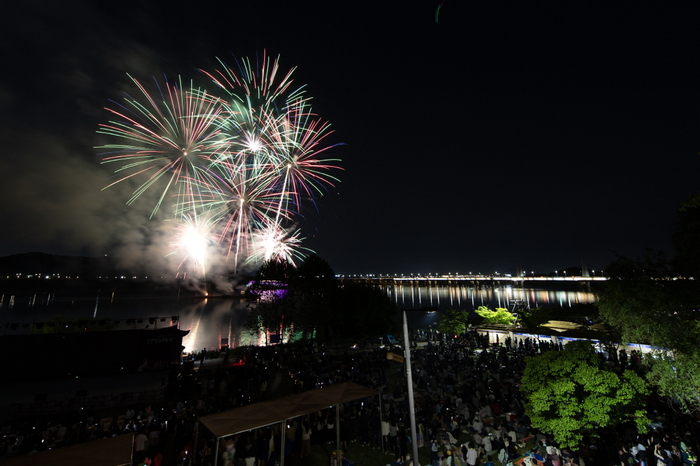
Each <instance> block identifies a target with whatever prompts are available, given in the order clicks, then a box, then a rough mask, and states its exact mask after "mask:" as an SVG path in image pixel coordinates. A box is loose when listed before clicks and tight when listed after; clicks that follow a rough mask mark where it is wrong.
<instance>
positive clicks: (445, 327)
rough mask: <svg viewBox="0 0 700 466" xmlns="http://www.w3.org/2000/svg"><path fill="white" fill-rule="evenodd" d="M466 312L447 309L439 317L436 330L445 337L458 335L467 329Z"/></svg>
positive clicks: (467, 314) (467, 315)
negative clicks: (445, 335)
mask: <svg viewBox="0 0 700 466" xmlns="http://www.w3.org/2000/svg"><path fill="white" fill-rule="evenodd" d="M468 318H469V313H468V312H467V311H457V310H454V309H448V310H446V311H445V312H443V313H442V314H441V315H440V320H439V321H438V325H437V330H438V331H440V332H442V333H445V334H447V335H459V334H461V333H464V331H465V330H466V328H467V319H468Z"/></svg>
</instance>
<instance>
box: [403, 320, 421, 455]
mask: <svg viewBox="0 0 700 466" xmlns="http://www.w3.org/2000/svg"><path fill="white" fill-rule="evenodd" d="M403 341H404V345H405V349H404V354H405V358H406V378H407V379H408V414H409V417H410V418H411V443H412V444H413V466H419V463H418V431H417V429H416V408H415V406H414V405H413V376H412V375H411V347H410V346H409V341H408V321H407V320H406V309H404V310H403Z"/></svg>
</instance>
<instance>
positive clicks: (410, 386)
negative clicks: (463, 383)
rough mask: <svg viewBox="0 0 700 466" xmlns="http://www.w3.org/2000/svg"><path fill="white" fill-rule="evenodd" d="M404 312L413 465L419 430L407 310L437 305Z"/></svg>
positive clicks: (416, 461)
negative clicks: (414, 401)
mask: <svg viewBox="0 0 700 466" xmlns="http://www.w3.org/2000/svg"><path fill="white" fill-rule="evenodd" d="M401 311H402V312H403V344H404V347H405V348H404V359H405V360H406V379H407V382H408V416H409V417H410V418H411V443H412V444H413V466H420V465H419V464H418V430H417V429H416V408H415V406H414V403H413V375H412V374H411V346H410V342H409V338H408V320H407V319H406V312H407V311H419V312H434V311H437V308H435V307H420V308H418V309H401Z"/></svg>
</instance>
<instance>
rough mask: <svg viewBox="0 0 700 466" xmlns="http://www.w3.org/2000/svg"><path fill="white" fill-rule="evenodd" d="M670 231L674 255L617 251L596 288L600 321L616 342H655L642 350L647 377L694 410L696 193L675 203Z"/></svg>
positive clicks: (699, 241)
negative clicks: (649, 352)
mask: <svg viewBox="0 0 700 466" xmlns="http://www.w3.org/2000/svg"><path fill="white" fill-rule="evenodd" d="M677 214H678V221H677V223H676V226H675V230H674V232H673V236H672V244H673V247H674V249H675V251H676V255H675V256H674V257H673V258H671V259H668V258H667V257H666V255H665V254H662V253H658V252H653V251H646V253H645V254H643V255H642V256H641V257H640V258H637V259H628V258H626V257H618V258H617V259H616V260H615V261H613V262H612V263H611V264H610V265H608V266H607V267H606V268H605V275H606V276H607V277H608V281H607V282H606V283H605V284H604V286H602V287H601V288H600V289H599V290H598V292H597V293H596V295H597V296H596V298H597V299H596V305H597V307H598V308H599V310H600V317H601V318H602V319H603V321H604V322H605V324H607V325H609V326H611V327H613V328H614V329H616V330H617V331H618V332H619V334H620V339H621V341H622V342H626V343H647V344H649V345H651V346H652V347H657V348H661V349H660V350H656V351H654V352H653V354H652V355H647V356H646V357H645V360H644V364H645V366H646V368H647V380H648V381H649V382H650V383H652V384H653V385H654V386H655V387H656V391H657V393H658V394H659V395H661V396H665V397H667V399H668V401H669V403H673V404H676V405H677V406H678V407H679V408H680V409H681V410H683V411H684V412H687V413H690V412H693V411H696V410H700V397H699V396H698V392H697V387H698V386H700V383H698V378H700V375H698V374H699V372H698V366H699V365H700V362H699V361H700V345H698V341H700V313H698V312H697V311H696V310H697V309H698V308H699V307H700V280H698V278H700V197H699V196H692V197H691V198H690V199H689V200H687V201H686V202H683V203H682V204H681V207H680V209H679V210H678V212H677Z"/></svg>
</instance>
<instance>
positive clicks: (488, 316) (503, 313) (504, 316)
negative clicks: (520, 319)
mask: <svg viewBox="0 0 700 466" xmlns="http://www.w3.org/2000/svg"><path fill="white" fill-rule="evenodd" d="M475 312H476V313H477V314H478V315H479V316H481V317H482V318H483V321H482V322H481V323H482V324H504V325H513V322H515V319H516V317H515V316H514V315H513V314H511V313H510V312H509V311H508V309H505V308H503V307H497V308H496V310H495V311H494V310H491V309H489V308H488V307H486V306H479V307H478V308H477V309H476V311H475Z"/></svg>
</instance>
